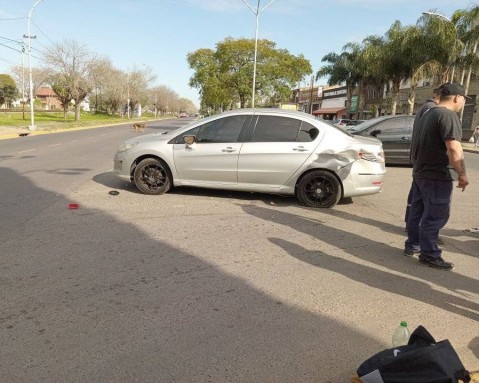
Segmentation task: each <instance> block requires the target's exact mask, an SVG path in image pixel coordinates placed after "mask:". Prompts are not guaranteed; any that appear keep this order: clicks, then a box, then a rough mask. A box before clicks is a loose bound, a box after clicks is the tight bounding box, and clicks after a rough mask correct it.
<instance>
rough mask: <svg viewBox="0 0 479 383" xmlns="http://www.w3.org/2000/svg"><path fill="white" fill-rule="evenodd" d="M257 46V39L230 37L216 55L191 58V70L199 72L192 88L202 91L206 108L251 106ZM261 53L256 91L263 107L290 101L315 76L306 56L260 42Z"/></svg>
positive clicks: (219, 45)
mask: <svg viewBox="0 0 479 383" xmlns="http://www.w3.org/2000/svg"><path fill="white" fill-rule="evenodd" d="M254 44H255V41H254V40H253V39H236V40H235V39H233V38H231V37H228V38H226V39H225V40H223V41H221V42H219V43H217V44H216V50H215V51H212V50H207V49H202V50H198V51H195V52H192V53H189V54H188V63H189V65H190V68H192V69H193V70H194V71H195V74H194V75H193V76H192V77H191V79H190V85H191V86H193V87H195V88H197V89H199V90H200V94H201V96H202V108H204V107H205V106H215V103H216V105H217V103H220V104H221V105H222V106H225V107H228V108H233V106H234V104H236V103H239V104H240V107H241V108H244V107H245V106H246V104H247V103H248V102H251V93H252V89H253V86H252V80H253V64H254ZM257 53H258V54H257V60H256V61H257V67H256V91H257V93H258V96H259V97H258V98H259V100H261V102H262V103H263V105H265V104H271V103H273V102H278V101H286V100H288V98H289V97H290V95H291V89H292V88H293V87H294V86H295V84H297V83H298V81H300V80H301V79H302V78H303V77H304V76H305V75H307V74H309V73H311V72H312V70H311V65H310V63H309V61H308V60H306V59H305V58H304V57H303V56H301V55H300V56H298V57H296V56H293V55H291V54H290V53H289V52H288V51H287V50H285V49H276V44H275V43H274V42H272V41H269V40H259V41H258V49H257ZM205 101H206V104H207V105H204V104H205Z"/></svg>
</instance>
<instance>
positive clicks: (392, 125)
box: [346, 115, 414, 165]
mask: <svg viewBox="0 0 479 383" xmlns="http://www.w3.org/2000/svg"><path fill="white" fill-rule="evenodd" d="M413 122H414V116H409V115H399V116H383V117H378V118H373V119H371V120H367V121H364V122H363V123H361V124H359V125H357V126H351V127H349V126H348V127H347V129H346V130H347V131H348V132H350V133H352V134H354V135H358V136H369V137H376V138H378V139H379V140H381V141H382V143H383V149H384V155H385V157H386V164H406V165H410V164H411V161H410V159H409V153H410V151H411V137H412V125H413Z"/></svg>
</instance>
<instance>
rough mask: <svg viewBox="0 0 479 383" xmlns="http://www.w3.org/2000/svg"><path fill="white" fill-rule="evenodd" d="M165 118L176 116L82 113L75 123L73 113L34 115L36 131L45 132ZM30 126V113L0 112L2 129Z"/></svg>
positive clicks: (19, 128) (26, 127)
mask: <svg viewBox="0 0 479 383" xmlns="http://www.w3.org/2000/svg"><path fill="white" fill-rule="evenodd" d="M164 118H174V115H166V116H159V117H155V116H154V114H152V113H151V114H149V113H147V114H144V115H142V116H141V117H131V118H130V119H128V118H127V117H126V116H124V117H120V116H118V115H116V116H112V115H109V114H106V113H89V112H82V113H81V114H80V121H75V114H74V113H72V112H68V113H67V117H66V118H65V117H64V114H63V112H45V111H38V112H35V114H34V119H35V126H36V129H37V130H43V131H56V130H68V129H73V128H82V127H91V126H98V125H100V126H101V125H111V124H128V123H133V122H137V121H151V120H158V119H164ZM30 124H31V120H30V113H29V112H28V113H27V112H25V113H23V112H22V111H6V112H2V111H0V127H4V128H7V129H8V128H11V129H12V130H21V129H28V127H29V126H30Z"/></svg>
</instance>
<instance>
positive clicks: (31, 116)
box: [23, 0, 43, 130]
mask: <svg viewBox="0 0 479 383" xmlns="http://www.w3.org/2000/svg"><path fill="white" fill-rule="evenodd" d="M42 1H43V0H37V2H36V3H35V4H33V7H32V8H31V9H30V12H29V13H28V30H27V33H28V35H27V36H25V35H23V37H24V38H28V64H29V65H28V66H29V68H30V69H29V72H30V119H31V125H30V127H29V129H30V130H36V127H35V117H34V111H33V79H32V39H36V38H37V36H31V35H30V22H31V19H32V12H33V9H34V8H35V7H36V6H37V5H38V4H39V3H40V2H42Z"/></svg>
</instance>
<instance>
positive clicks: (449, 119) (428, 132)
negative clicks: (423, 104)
mask: <svg viewBox="0 0 479 383" xmlns="http://www.w3.org/2000/svg"><path fill="white" fill-rule="evenodd" d="M416 130H417V132H416V134H415V135H414V138H413V141H412V145H411V152H412V153H413V154H412V160H413V163H414V170H413V177H415V178H428V179H435V180H444V181H452V180H453V176H452V175H451V169H450V168H449V158H448V156H447V147H446V144H445V141H446V140H457V141H459V142H461V138H462V126H461V121H460V120H459V117H458V115H457V113H455V112H454V111H452V110H449V109H447V108H444V107H440V106H438V107H435V108H432V109H430V110H429V111H428V112H427V113H426V114H424V116H422V118H421V119H420V120H419V122H418V126H417V129H416Z"/></svg>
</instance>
